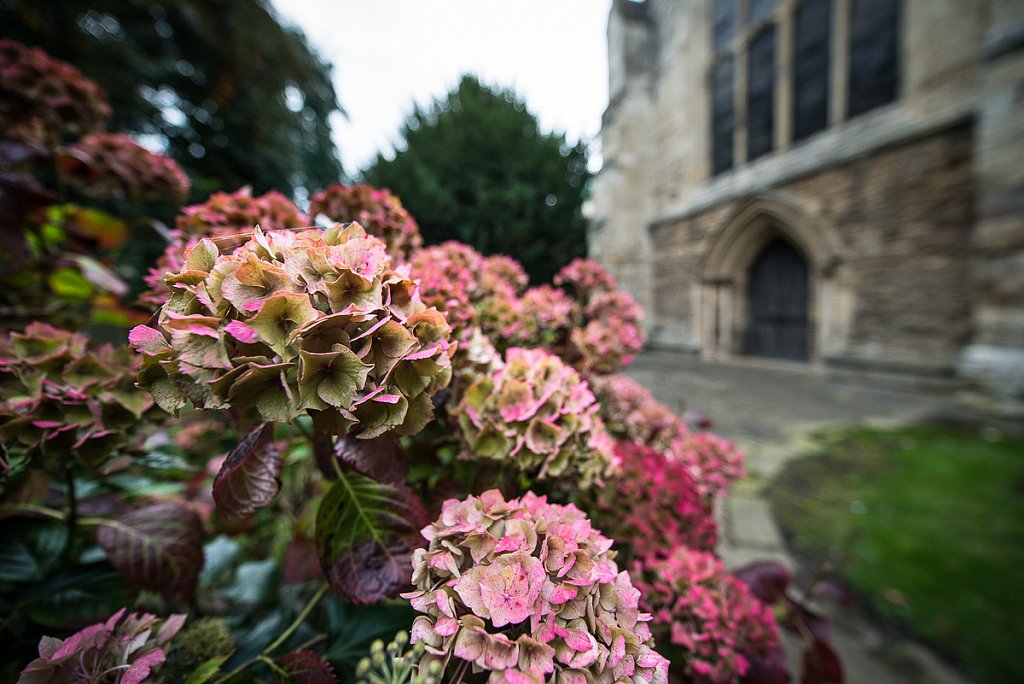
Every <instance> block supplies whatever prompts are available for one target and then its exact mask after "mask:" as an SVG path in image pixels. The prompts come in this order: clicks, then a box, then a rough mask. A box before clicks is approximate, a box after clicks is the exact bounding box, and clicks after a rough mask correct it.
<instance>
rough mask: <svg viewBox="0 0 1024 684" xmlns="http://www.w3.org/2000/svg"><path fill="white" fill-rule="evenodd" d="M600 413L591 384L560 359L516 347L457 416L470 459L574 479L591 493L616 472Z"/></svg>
mask: <svg viewBox="0 0 1024 684" xmlns="http://www.w3.org/2000/svg"><path fill="white" fill-rule="evenodd" d="M597 410H598V404H597V401H596V400H595V398H594V395H593V394H592V393H591V392H590V388H589V387H588V385H587V383H586V382H585V381H584V380H582V379H581V378H580V376H579V374H577V373H576V371H574V370H573V369H572V368H571V367H569V366H567V365H565V363H563V362H562V361H561V359H559V358H558V357H557V356H555V355H554V354H551V353H550V352H547V351H545V350H543V349H521V348H517V347H513V348H512V349H509V350H508V351H507V352H506V353H505V364H504V366H502V367H501V368H500V369H499V370H497V371H496V372H495V373H493V374H491V375H486V376H483V377H480V378H479V379H477V380H476V381H475V382H473V383H472V384H471V385H470V386H469V388H468V389H466V391H465V394H464V396H463V397H462V400H461V401H460V402H459V404H458V406H456V407H455V409H454V410H453V414H454V415H455V416H456V418H457V420H458V425H459V436H460V439H462V441H463V445H464V447H465V450H464V452H465V456H466V457H467V458H473V459H485V460H488V459H489V460H496V461H506V462H507V461H511V462H513V463H514V464H515V465H516V466H517V467H518V468H519V469H520V470H521V471H523V472H526V473H529V474H531V475H536V476H537V477H539V478H541V479H544V478H560V477H563V476H570V475H571V476H573V477H574V478H576V479H575V481H576V482H577V483H578V484H579V486H582V487H586V486H590V485H592V484H594V483H595V482H600V481H601V479H602V478H603V477H604V476H605V475H607V474H608V473H609V472H611V471H612V470H613V469H614V465H615V456H614V453H613V443H612V440H611V437H610V436H609V435H608V433H607V431H606V430H605V429H604V424H603V423H602V421H601V419H600V417H598V416H597Z"/></svg>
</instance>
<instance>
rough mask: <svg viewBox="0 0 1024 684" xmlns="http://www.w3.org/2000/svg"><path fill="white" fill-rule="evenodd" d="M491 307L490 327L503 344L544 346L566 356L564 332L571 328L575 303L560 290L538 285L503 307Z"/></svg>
mask: <svg viewBox="0 0 1024 684" xmlns="http://www.w3.org/2000/svg"><path fill="white" fill-rule="evenodd" d="M494 308H495V313H494V314H492V320H493V321H494V326H493V327H494V330H495V332H496V333H497V336H498V338H499V339H500V340H502V341H503V342H504V343H505V346H515V345H529V346H537V347H545V348H546V349H551V350H552V351H554V352H555V353H557V354H559V356H564V355H565V342H566V337H567V335H566V332H567V331H568V330H569V329H570V328H571V327H572V321H573V314H574V313H575V310H576V306H575V303H574V302H573V300H571V299H570V298H569V297H568V296H567V295H566V294H565V293H564V292H562V291H561V290H559V289H556V288H554V287H551V286H550V285H538V286H537V287H531V288H530V289H528V290H527V291H526V292H524V293H523V296H522V297H519V298H518V299H510V300H508V302H507V306H505V307H504V308H499V307H494Z"/></svg>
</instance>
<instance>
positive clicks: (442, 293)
mask: <svg viewBox="0 0 1024 684" xmlns="http://www.w3.org/2000/svg"><path fill="white" fill-rule="evenodd" d="M410 263H411V267H412V276H413V278H415V279H416V280H417V281H418V282H419V285H420V293H421V296H422V297H423V301H424V302H425V303H426V304H428V305H430V306H434V307H436V308H437V309H438V310H439V311H444V312H445V313H447V314H448V321H449V323H450V324H451V326H452V329H453V330H454V332H455V336H456V337H457V338H458V339H459V340H465V339H468V337H469V336H471V335H472V329H473V328H474V327H477V326H479V327H481V328H482V329H484V331H485V332H488V333H493V331H495V330H497V329H498V328H499V327H501V325H502V324H501V322H500V321H502V320H507V318H508V316H506V314H504V313H503V311H504V310H511V308H512V307H514V305H515V301H516V297H517V296H518V295H519V293H520V292H521V291H522V288H523V287H525V285H526V273H525V272H524V271H523V268H522V266H520V265H519V263H518V262H517V261H515V260H514V259H511V258H509V257H505V256H492V257H485V256H483V255H482V254H480V253H479V252H477V251H476V250H475V249H473V248H472V247H470V246H469V245H466V244H463V243H461V242H455V241H448V242H444V243H442V244H440V245H436V246H433V247H427V248H425V249H421V250H419V251H418V252H416V253H415V254H414V255H413V257H412V259H411V262H410ZM503 316H505V318H502V317H503ZM491 336H492V337H493V335H491Z"/></svg>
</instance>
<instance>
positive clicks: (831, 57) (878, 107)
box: [589, 0, 1024, 402]
mask: <svg viewBox="0 0 1024 684" xmlns="http://www.w3.org/2000/svg"><path fill="white" fill-rule="evenodd" d="M608 52H609V66H610V70H609V74H610V96H609V104H608V109H607V111H606V112H605V114H604V119H603V128H602V149H603V155H604V166H603V168H602V170H601V172H600V174H599V175H598V176H597V178H596V180H595V185H594V222H593V226H592V229H591V233H590V237H589V243H590V250H591V254H592V255H593V256H594V257H595V258H596V259H598V260H599V261H601V262H602V263H604V264H605V265H606V266H607V267H609V268H610V269H611V270H612V271H613V272H614V273H615V274H616V275H617V276H618V277H619V279H620V280H621V282H622V283H623V285H624V286H625V287H627V288H628V289H629V290H631V291H632V292H633V293H634V294H635V295H636V296H637V298H638V299H639V300H640V301H641V303H642V304H644V306H645V307H646V308H647V311H648V316H649V318H648V321H647V322H648V325H649V328H650V331H651V333H652V339H653V341H654V342H655V343H656V344H658V345H660V346H664V347H670V348H675V349H680V350H686V351H690V352H696V353H699V354H701V355H703V356H705V357H712V358H722V357H733V356H737V355H750V356H763V357H775V358H783V359H792V360H799V361H805V362H809V363H812V364H817V365H823V366H832V367H845V368H853V369H864V370H881V371H891V372H897V373H911V374H923V375H927V376H944V377H957V378H962V379H964V380H967V381H970V382H971V383H973V384H975V385H977V386H982V387H984V388H986V389H987V390H988V391H990V392H991V393H993V394H994V395H995V396H997V397H1000V398H1001V399H1004V400H1007V401H1010V402H1013V401H1020V400H1021V399H1022V398H1024V106H1022V101H1024V1H1021V0H646V2H632V1H630V0H616V1H615V2H614V5H613V8H612V10H611V14H610V17H609V22H608Z"/></svg>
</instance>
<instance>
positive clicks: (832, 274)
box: [699, 195, 851, 362]
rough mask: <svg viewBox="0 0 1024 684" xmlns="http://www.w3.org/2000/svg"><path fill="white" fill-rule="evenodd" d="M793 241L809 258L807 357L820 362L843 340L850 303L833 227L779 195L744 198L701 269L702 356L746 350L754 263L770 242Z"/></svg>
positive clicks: (725, 224)
mask: <svg viewBox="0 0 1024 684" xmlns="http://www.w3.org/2000/svg"><path fill="white" fill-rule="evenodd" d="M778 238H782V239H784V240H786V241H788V242H790V243H791V244H792V245H793V246H794V247H795V248H796V249H797V250H798V251H799V252H801V253H802V254H803V256H804V258H805V259H806V260H807V264H808V269H809V274H810V302H809V312H808V318H809V324H810V326H811V345H810V347H811V348H810V350H809V358H810V360H811V361H812V362H813V361H819V360H821V359H823V358H825V357H827V356H829V355H831V354H833V353H835V352H836V351H838V350H839V349H841V348H842V347H843V346H844V344H845V338H846V327H847V326H846V322H847V321H849V318H850V313H851V311H850V305H851V301H850V298H849V297H848V296H844V295H843V292H845V291H846V288H840V287H839V286H838V284H837V283H838V279H837V272H838V270H839V266H840V263H841V259H840V256H839V255H840V248H839V246H840V243H839V240H838V238H837V236H836V235H835V233H834V231H833V229H832V228H831V227H830V226H828V225H825V224H824V222H815V221H813V220H812V219H811V218H810V217H809V216H807V214H806V213H805V212H803V211H802V210H801V209H799V208H798V207H797V206H796V205H795V204H794V203H792V202H788V201H786V199H785V198H784V197H783V196H781V195H768V196H761V197H756V198H754V199H751V200H748V201H746V202H744V203H743V204H742V205H741V206H739V207H738V208H737V209H736V210H735V211H734V212H733V213H732V214H731V215H730V216H729V217H728V218H727V219H726V220H725V221H724V222H723V224H722V226H721V228H720V229H719V230H718V231H717V233H716V234H715V236H714V238H713V239H712V242H711V248H710V249H709V250H708V252H707V254H706V255H705V257H704V259H703V260H702V261H701V265H700V270H699V280H700V290H701V297H700V298H701V306H700V314H699V328H700V340H701V347H702V354H703V355H704V356H706V357H710V358H728V357H731V356H734V355H737V354H742V353H743V339H744V336H745V333H746V326H747V317H748V310H749V309H748V302H747V294H746V292H747V276H748V272H749V269H750V265H751V263H752V262H753V261H754V259H755V258H756V257H757V255H758V254H759V253H760V252H761V250H762V249H764V247H765V246H766V245H767V244H768V243H770V242H771V241H772V240H775V239H778Z"/></svg>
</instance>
